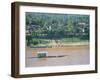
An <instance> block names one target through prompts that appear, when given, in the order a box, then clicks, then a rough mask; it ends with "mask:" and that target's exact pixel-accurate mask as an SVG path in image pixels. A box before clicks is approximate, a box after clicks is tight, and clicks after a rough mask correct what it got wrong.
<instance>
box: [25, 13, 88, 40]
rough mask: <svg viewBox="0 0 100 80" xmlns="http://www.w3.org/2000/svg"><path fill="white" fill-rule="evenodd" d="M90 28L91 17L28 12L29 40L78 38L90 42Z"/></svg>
mask: <svg viewBox="0 0 100 80" xmlns="http://www.w3.org/2000/svg"><path fill="white" fill-rule="evenodd" d="M89 26H90V24H89V15H79V14H56V13H33V12H26V32H27V34H26V37H27V39H30V38H45V39H60V38H70V37H77V38H79V39H86V40H89ZM29 34H30V35H29Z"/></svg>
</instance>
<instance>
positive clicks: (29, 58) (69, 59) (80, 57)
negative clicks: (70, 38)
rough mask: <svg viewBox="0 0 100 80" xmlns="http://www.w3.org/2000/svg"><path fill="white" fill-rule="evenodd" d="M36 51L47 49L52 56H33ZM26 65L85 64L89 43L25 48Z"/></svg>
mask: <svg viewBox="0 0 100 80" xmlns="http://www.w3.org/2000/svg"><path fill="white" fill-rule="evenodd" d="M38 51H47V52H48V56H60V55H65V56H64V57H53V58H34V57H36V56H37V52H38ZM25 62H26V67H42V66H65V65H82V64H83V65H85V64H89V62H90V53H89V45H83V46H68V47H53V48H26V57H25Z"/></svg>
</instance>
